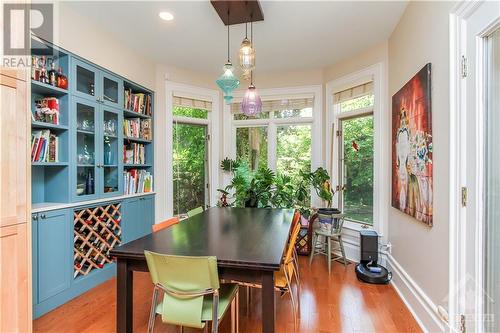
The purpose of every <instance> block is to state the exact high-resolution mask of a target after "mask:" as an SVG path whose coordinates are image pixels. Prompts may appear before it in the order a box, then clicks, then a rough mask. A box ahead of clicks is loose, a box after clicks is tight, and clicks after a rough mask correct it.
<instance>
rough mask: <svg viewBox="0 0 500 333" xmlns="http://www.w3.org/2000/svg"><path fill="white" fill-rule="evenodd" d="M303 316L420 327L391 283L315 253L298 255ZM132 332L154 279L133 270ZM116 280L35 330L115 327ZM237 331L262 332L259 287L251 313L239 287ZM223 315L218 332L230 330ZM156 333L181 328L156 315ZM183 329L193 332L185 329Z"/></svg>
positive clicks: (142, 324)
mask: <svg viewBox="0 0 500 333" xmlns="http://www.w3.org/2000/svg"><path fill="white" fill-rule="evenodd" d="M300 271H301V280H302V294H301V302H302V303H301V305H302V309H301V319H300V322H299V326H298V329H297V332H300V333H302V332H304V333H309V332H310V333H313V332H314V333H326V332H384V333H385V332H422V331H421V329H420V328H419V326H418V324H417V322H416V321H415V319H414V318H413V317H412V315H411V313H410V311H409V310H408V309H407V308H406V306H405V305H404V303H403V301H402V300H401V299H400V298H399V296H398V295H397V293H396V291H395V290H394V289H393V288H392V286H390V285H388V286H382V285H369V284H364V283H361V282H359V281H358V280H357V279H356V275H355V274H354V265H353V264H351V265H348V266H347V268H344V266H343V265H341V264H339V263H335V264H333V265H332V274H331V276H330V277H329V276H328V270H327V266H326V262H325V260H324V258H322V257H316V258H315V259H314V262H313V264H312V265H311V266H309V263H308V258H305V257H301V258H300ZM134 274H135V275H134V332H146V329H147V318H148V313H149V307H150V301H151V295H152V289H153V288H152V284H151V280H150V278H149V274H148V273H134ZM115 286H116V280H115V279H112V280H109V281H107V282H105V283H103V284H101V285H99V286H98V287H96V288H94V289H92V290H90V291H89V292H87V293H85V294H83V295H81V296H79V297H77V298H75V299H73V300H72V301H70V302H68V303H66V304H64V305H63V306H61V307H59V308H57V309H55V310H54V311H52V312H50V313H48V314H46V315H45V316H43V317H41V318H38V319H37V320H35V322H34V332H65V333H70V332H89V333H90V332H92V333H96V332H98V333H101V332H102V333H105V332H114V331H115V309H116V291H115ZM240 297H241V298H240V332H241V333H254V332H255V333H257V332H260V329H261V326H260V290H257V289H255V290H253V292H252V297H251V299H252V303H251V306H250V312H249V315H246V309H245V307H246V301H245V299H246V293H245V292H244V290H242V291H241V292H240ZM276 316H277V323H276V328H277V332H280V333H285V332H294V327H293V317H292V312H291V303H290V298H289V296H288V295H285V296H284V297H279V296H277V301H276ZM229 324H230V314H229V313H228V314H226V316H225V318H224V320H223V321H222V323H221V326H220V330H219V332H221V333H226V332H230V325H229ZM155 332H168V333H170V332H176V333H177V332H179V329H178V328H176V327H174V326H169V325H164V324H162V323H161V320H160V318H157V321H156V326H155ZM185 332H196V331H195V330H188V329H185Z"/></svg>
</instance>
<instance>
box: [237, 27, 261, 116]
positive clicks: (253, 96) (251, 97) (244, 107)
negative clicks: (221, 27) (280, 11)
mask: <svg viewBox="0 0 500 333" xmlns="http://www.w3.org/2000/svg"><path fill="white" fill-rule="evenodd" d="M250 40H251V43H252V45H253V25H252V24H251V23H250ZM254 61H255V60H254ZM241 111H242V112H243V113H244V114H245V115H246V116H248V117H255V116H256V115H257V114H259V113H260V112H261V111H262V100H261V99H260V96H259V93H258V92H257V89H256V88H255V86H254V85H253V70H250V86H248V89H247V91H246V92H245V96H244V97H243V101H241Z"/></svg>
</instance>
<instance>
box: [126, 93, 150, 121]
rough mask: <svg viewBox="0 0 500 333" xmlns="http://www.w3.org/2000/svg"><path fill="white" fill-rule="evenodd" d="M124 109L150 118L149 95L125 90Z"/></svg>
mask: <svg viewBox="0 0 500 333" xmlns="http://www.w3.org/2000/svg"><path fill="white" fill-rule="evenodd" d="M124 97H125V103H124V104H125V105H124V107H125V109H127V110H130V111H133V112H137V113H140V114H143V115H146V116H151V95H150V94H144V93H133V92H132V89H125V96H124Z"/></svg>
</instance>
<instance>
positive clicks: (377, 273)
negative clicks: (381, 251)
mask: <svg viewBox="0 0 500 333" xmlns="http://www.w3.org/2000/svg"><path fill="white" fill-rule="evenodd" d="M359 243H360V244H359V245H360V250H361V258H360V262H359V264H357V265H356V268H355V270H356V276H357V277H358V279H359V280H361V281H363V282H367V283H374V284H387V283H389V281H391V278H392V273H391V272H389V271H388V270H387V268H385V267H384V266H381V265H379V264H377V261H378V234H377V232H376V231H374V230H361V231H360V232H359Z"/></svg>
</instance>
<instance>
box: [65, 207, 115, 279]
mask: <svg viewBox="0 0 500 333" xmlns="http://www.w3.org/2000/svg"><path fill="white" fill-rule="evenodd" d="M120 208H121V204H120V203H115V204H109V205H106V206H98V207H90V208H85V209H82V210H77V211H75V212H74V220H73V225H74V228H73V232H74V246H73V248H74V255H73V266H74V278H77V277H78V276H80V275H87V274H89V273H90V272H91V271H92V270H94V269H101V268H104V266H105V265H106V264H108V263H111V262H113V258H112V257H111V256H110V255H109V251H110V250H111V249H113V248H114V247H115V246H117V245H119V244H120V243H121V234H122V229H121V226H120V222H121V218H122V214H121V211H120Z"/></svg>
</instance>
